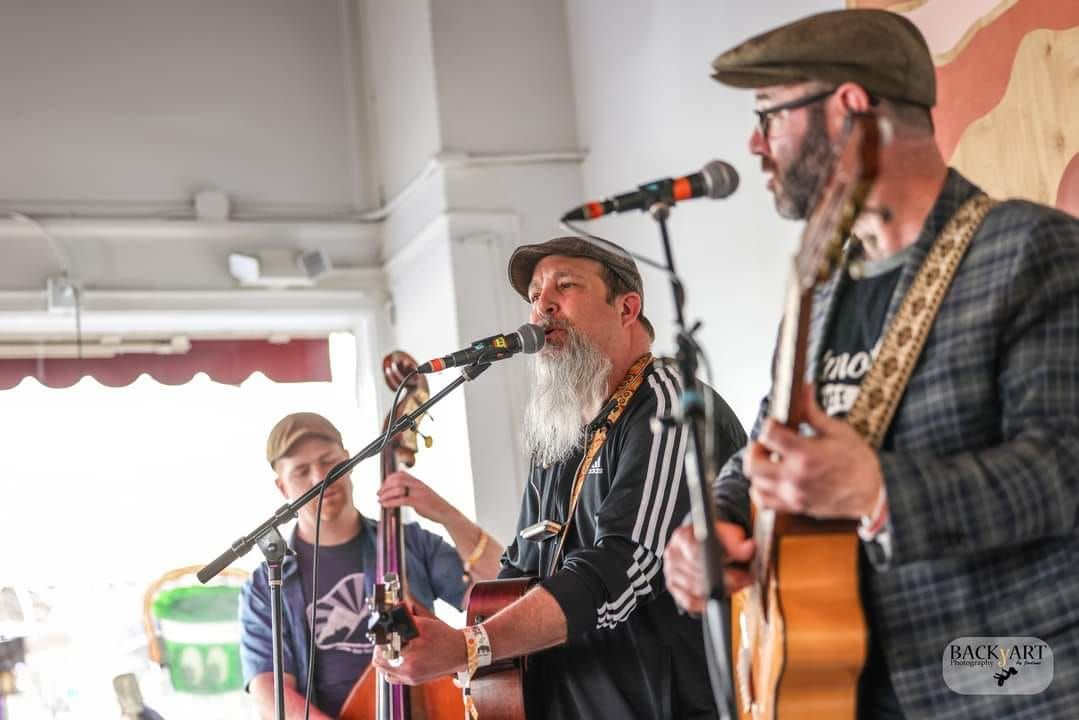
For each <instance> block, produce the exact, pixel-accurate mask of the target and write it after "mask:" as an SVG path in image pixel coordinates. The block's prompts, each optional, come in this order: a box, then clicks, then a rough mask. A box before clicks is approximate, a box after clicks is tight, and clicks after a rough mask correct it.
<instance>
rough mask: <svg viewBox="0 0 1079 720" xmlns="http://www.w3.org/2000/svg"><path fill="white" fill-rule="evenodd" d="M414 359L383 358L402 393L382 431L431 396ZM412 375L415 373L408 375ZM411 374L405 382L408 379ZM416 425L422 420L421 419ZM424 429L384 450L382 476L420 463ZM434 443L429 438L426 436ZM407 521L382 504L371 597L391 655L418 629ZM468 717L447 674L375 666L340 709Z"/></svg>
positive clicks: (375, 717) (406, 718) (386, 718)
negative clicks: (411, 679) (420, 677)
mask: <svg viewBox="0 0 1079 720" xmlns="http://www.w3.org/2000/svg"><path fill="white" fill-rule="evenodd" d="M416 365H417V363H416V361H415V360H414V359H413V358H412V357H411V356H410V355H408V354H407V353H404V352H401V351H394V352H392V353H390V354H389V355H387V356H386V357H385V358H383V360H382V371H383V374H384V375H385V377H386V383H387V384H388V385H389V387H390V389H391V390H394V391H397V390H398V388H400V387H401V384H402V383H405V386H404V388H403V389H402V391H401V392H402V393H403V395H402V397H401V400H400V402H399V403H398V407H397V413H396V415H393V414H392V413H391V415H387V417H386V420H385V424H384V425H383V430H385V428H387V427H390V426H392V425H393V424H394V423H395V422H397V420H398V419H399V418H400V417H401V416H403V415H407V414H409V413H411V412H412V411H414V410H415V409H416V408H417V407H419V406H420V405H422V404H423V403H424V402H425V401H426V400H427V398H428V397H429V394H430V393H429V390H428V387H427V378H425V377H424V376H423V375H416V374H411V373H412V371H413V370H415V369H416ZM410 374H411V376H410ZM406 378H407V381H406ZM417 424H418V422H417ZM419 437H420V433H419V431H418V429H417V427H416V426H415V425H414V426H413V427H412V428H411V429H410V430H406V431H404V432H402V433H400V434H399V435H397V436H396V437H395V438H391V439H390V441H389V442H388V443H386V447H385V448H383V450H382V455H381V461H382V481H383V482H385V480H386V477H387V476H388V475H390V474H391V473H393V472H395V471H397V470H398V469H400V468H409V467H412V466H413V465H414V464H415V463H416V453H417V452H418V451H419V445H418V442H417V440H418V438H419ZM424 439H425V441H426V445H427V447H430V444H431V441H430V438H424ZM405 553H406V549H405V535H404V525H403V523H402V521H401V509H400V508H396V507H394V508H382V513H381V517H380V522H379V527H378V567H377V569H376V572H377V575H376V583H375V591H374V596H373V597H372V598H370V603H371V606H372V615H373V616H374V617H375V618H376V623H375V632H374V635H375V637H376V640H375V643H376V644H375V652H381V653H383V654H384V655H385V656H386V657H389V658H393V657H395V656H396V655H397V654H398V653H400V650H401V643H402V642H403V641H406V640H408V638H409V627H411V630H412V631H413V632H414V630H415V628H414V626H412V624H411V618H410V617H409V615H408V610H407V609H406V608H405V606H404V600H405V599H407V598H408V597H409V593H408V577H407V572H406V566H407V562H406V556H405ZM462 717H464V703H463V701H462V699H461V691H460V690H458V689H457V686H456V685H454V683H453V680H452V679H450V678H449V677H444V678H439V679H438V680H433V681H431V682H429V683H424V684H423V685H417V686H416V687H408V686H405V685H397V684H395V683H391V682H389V681H387V680H386V678H385V677H384V676H383V675H382V673H380V672H378V671H377V670H376V669H375V667H374V665H370V666H368V668H367V669H366V670H365V671H364V673H363V675H361V676H360V679H359V680H358V681H357V682H356V684H355V685H354V686H353V688H352V692H350V693H349V696H348V698H347V699H346V700H345V704H344V705H343V706H342V708H341V712H340V713H339V714H338V718H339V720H443V719H445V720H460V718H462Z"/></svg>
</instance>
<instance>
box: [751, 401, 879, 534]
mask: <svg viewBox="0 0 1079 720" xmlns="http://www.w3.org/2000/svg"><path fill="white" fill-rule="evenodd" d="M802 391H803V393H804V406H803V407H804V409H805V422H806V423H807V424H808V425H809V426H810V427H812V428H813V431H814V435H812V436H803V435H799V434H798V432H797V431H796V430H793V429H791V428H789V427H786V426H785V425H783V424H782V423H779V422H777V421H775V420H774V419H771V418H770V419H768V420H767V421H765V423H764V426H763V428H762V429H761V433H760V436H759V437H758V438H757V440H756V441H755V442H752V443H750V445H749V447H748V448H747V449H746V454H745V458H744V460H743V468H744V470H745V474H746V476H747V477H748V478H749V479H750V495H751V497H752V498H753V502H754V503H755V504H756V505H757V507H760V508H767V509H770V510H776V511H778V512H785V513H792V514H796V515H810V516H812V517H816V518H860V517H863V516H867V515H870V514H872V513H873V511H874V508H875V507H876V506H877V503H878V500H879V499H880V494H881V491H882V488H883V487H884V476H883V474H882V472H881V468H880V460H879V459H878V457H877V453H876V451H875V450H873V448H872V447H870V446H869V444H868V443H867V442H866V441H865V440H864V439H863V438H862V436H861V435H860V434H859V433H858V431H857V430H855V429H854V428H853V427H851V426H850V425H849V424H848V423H847V422H845V421H844V420H840V419H837V418H833V417H830V416H829V415H828V414H827V413H825V412H824V410H822V409H821V407H820V406H819V405H818V404H817V399H816V395H815V393H814V390H813V386H812V385H805V386H804V387H803V389H802Z"/></svg>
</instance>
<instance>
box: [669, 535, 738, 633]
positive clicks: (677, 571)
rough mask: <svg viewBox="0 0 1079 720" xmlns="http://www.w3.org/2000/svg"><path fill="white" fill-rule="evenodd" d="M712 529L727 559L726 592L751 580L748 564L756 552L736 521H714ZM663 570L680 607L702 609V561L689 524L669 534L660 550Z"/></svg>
mask: <svg viewBox="0 0 1079 720" xmlns="http://www.w3.org/2000/svg"><path fill="white" fill-rule="evenodd" d="M715 532H716V537H718V538H719V542H720V544H721V545H723V553H724V555H725V556H726V559H727V565H726V568H725V569H724V571H723V584H724V585H725V586H726V588H727V593H728V594H731V593H735V592H738V591H739V590H741V589H742V588H744V587H746V586H747V585H749V583H750V582H752V576H751V575H750V573H749V571H748V569H747V564H748V563H749V562H751V561H752V560H753V556H754V555H755V554H756V552H757V546H756V543H754V542H753V539H752V538H747V537H746V531H745V530H743V529H742V526H740V525H738V524H736V523H729V522H723V521H717V522H716V527H715ZM663 574H664V576H665V577H666V579H667V589H668V590H670V592H671V595H673V596H674V600H675V602H676V603H678V606H679V607H680V608H682V609H683V610H686V611H688V612H691V613H698V614H699V613H702V612H704V606H705V603H706V602H707V601H708V596H707V591H706V589H705V588H706V582H705V574H704V561H703V560H702V553H701V546H700V543H698V542H697V539H696V538H695V537H694V536H693V527H692V526H689V525H683V526H682V527H680V528H678V529H677V530H675V531H674V534H673V535H671V539H670V542H668V543H667V549H666V550H665V551H664V552H663Z"/></svg>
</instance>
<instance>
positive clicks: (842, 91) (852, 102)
mask: <svg viewBox="0 0 1079 720" xmlns="http://www.w3.org/2000/svg"><path fill="white" fill-rule="evenodd" d="M835 97H836V100H837V101H838V102H839V104H840V105H841V106H842V107H843V109H844V110H845V112H844V113H843V114H844V115H849V114H851V113H863V112H868V111H869V108H871V107H872V106H873V103H872V102H871V100H870V97H869V93H868V92H866V89H865V88H864V87H862V86H861V85H859V84H857V83H852V82H845V83H843V84H842V85H840V86H839V87H838V88H836V91H835Z"/></svg>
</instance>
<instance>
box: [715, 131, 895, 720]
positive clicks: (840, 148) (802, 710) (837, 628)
mask: <svg viewBox="0 0 1079 720" xmlns="http://www.w3.org/2000/svg"><path fill="white" fill-rule="evenodd" d="M877 132H878V131H877V124H876V119H875V118H873V117H872V116H869V115H853V116H851V117H850V118H848V121H847V125H846V127H845V128H844V131H843V133H842V135H841V137H840V140H839V141H838V143H837V145H836V151H835V156H834V158H833V167H832V171H831V174H830V177H829V178H828V180H827V181H826V184H825V187H824V189H823V192H822V194H821V199H820V201H819V202H818V203H817V206H816V208H814V210H813V212H812V214H811V215H810V217H809V219H808V221H807V223H806V226H805V230H804V232H803V235H802V240H801V243H800V247H799V250H798V252H797V254H796V255H795V256H794V258H793V265H792V268H791V272H790V277H789V280H788V284H787V296H786V303H785V306H784V315H783V325H782V330H781V333H780V338H779V344H778V347H777V349H776V355H775V367H774V380H773V385H772V394H771V398H770V404H769V413H770V414H771V416H772V417H773V418H774V419H775V420H778V421H779V422H782V423H783V424H784V425H786V426H787V427H790V428H798V426H799V424H800V423H801V422H802V421H803V420H804V419H805V409H804V407H803V403H804V399H803V393H802V387H803V383H804V382H805V371H806V352H807V348H806V344H807V341H808V337H809V324H810V317H811V310H812V302H813V293H814V289H815V288H816V287H817V285H818V284H820V283H821V282H823V281H824V280H826V279H828V278H829V277H830V276H831V275H832V273H833V272H834V271H835V269H836V267H837V265H838V262H839V259H840V257H841V253H842V246H843V243H844V241H845V239H846V238H847V237H848V236H849V234H850V230H851V227H852V226H853V224H854V221H855V219H856V218H857V217H858V215H859V214H860V213H861V212H862V209H863V204H864V201H865V198H866V195H867V193H868V191H869V187H870V186H871V183H872V181H873V179H874V178H875V176H876V171H877V154H878V137H877ZM753 525H754V527H753V538H754V540H755V541H756V544H757V555H756V558H755V559H754V562H753V564H752V567H751V572H752V575H753V582H752V584H751V585H750V586H749V587H747V588H746V589H745V590H743V591H741V592H739V593H737V594H735V596H734V597H733V598H732V605H731V607H732V615H731V617H732V639H733V648H734V658H735V660H734V675H735V685H736V687H735V695H736V698H737V702H738V710H739V717H740V718H741V719H742V720H772V719H773V718H780V719H781V720H801V719H802V718H805V719H806V720H809V719H813V720H816V719H817V718H834V719H836V720H839V719H843V718H851V719H853V718H854V717H855V712H856V706H857V689H858V677H859V675H860V673H861V670H862V666H863V665H864V664H865V648H866V626H865V619H864V614H863V611H862V605H861V598H860V594H859V587H858V585H859V584H858V552H859V540H858V536H857V534H856V524H855V523H854V522H853V521H846V520H835V521H832V520H815V519H813V518H809V517H804V516H795V515H788V514H779V513H776V512H774V511H771V510H765V509H760V508H754V522H753Z"/></svg>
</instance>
